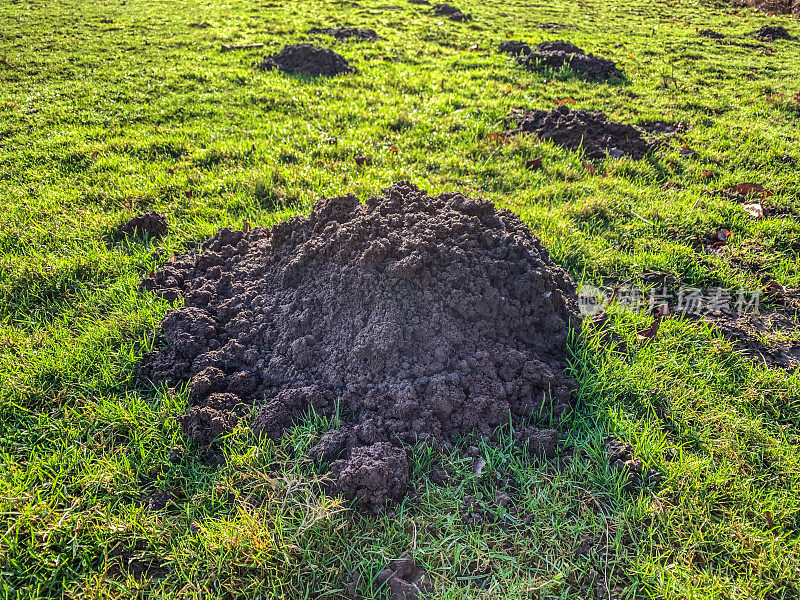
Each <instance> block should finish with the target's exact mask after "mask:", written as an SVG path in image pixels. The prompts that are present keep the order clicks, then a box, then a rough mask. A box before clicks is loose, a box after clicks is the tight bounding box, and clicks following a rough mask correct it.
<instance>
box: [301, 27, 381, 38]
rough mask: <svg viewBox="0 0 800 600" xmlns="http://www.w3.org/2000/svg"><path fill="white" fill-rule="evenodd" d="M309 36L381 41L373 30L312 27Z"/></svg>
mask: <svg viewBox="0 0 800 600" xmlns="http://www.w3.org/2000/svg"><path fill="white" fill-rule="evenodd" d="M308 33H310V34H311V35H329V36H331V37H334V38H336V39H337V40H359V41H364V42H374V41H375V40H382V39H383V38H382V37H381V36H379V35H378V34H377V33H376V31H375V30H374V29H359V28H358V27H331V28H327V29H326V28H323V27H314V28H313V29H309V30H308Z"/></svg>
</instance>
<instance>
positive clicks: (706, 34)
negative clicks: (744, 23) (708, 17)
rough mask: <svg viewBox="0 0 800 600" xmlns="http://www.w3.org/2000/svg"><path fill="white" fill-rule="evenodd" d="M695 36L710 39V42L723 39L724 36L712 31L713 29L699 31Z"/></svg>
mask: <svg viewBox="0 0 800 600" xmlns="http://www.w3.org/2000/svg"><path fill="white" fill-rule="evenodd" d="M697 35H702V36H703V37H707V38H711V39H712V40H721V39H724V38H725V36H724V35H723V34H721V33H719V32H718V31H714V30H713V29H701V30H700V31H698V32H697Z"/></svg>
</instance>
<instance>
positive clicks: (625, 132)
mask: <svg viewBox="0 0 800 600" xmlns="http://www.w3.org/2000/svg"><path fill="white" fill-rule="evenodd" d="M514 117H515V119H516V121H517V125H518V127H519V128H518V129H517V130H515V131H514V133H535V134H536V135H537V136H539V138H541V139H543V140H552V141H553V143H554V144H558V145H559V146H563V147H565V148H568V149H569V150H578V149H579V148H583V151H584V152H585V154H586V157H587V158H590V159H598V158H605V157H606V154H607V155H608V156H609V157H611V158H621V157H623V156H629V157H631V158H634V159H640V158H642V157H644V155H645V154H646V153H647V151H648V150H649V149H650V146H649V144H648V143H647V141H645V139H644V138H643V137H642V133H641V131H639V130H638V129H637V128H636V127H633V126H632V125H625V124H623V123H616V122H614V121H609V120H608V119H607V118H606V116H605V115H604V114H603V113H602V112H600V111H599V110H597V111H586V110H575V111H573V110H570V109H569V107H567V106H564V105H561V106H558V107H556V108H554V109H553V110H551V111H546V110H526V111H518V112H517V113H515V115H514Z"/></svg>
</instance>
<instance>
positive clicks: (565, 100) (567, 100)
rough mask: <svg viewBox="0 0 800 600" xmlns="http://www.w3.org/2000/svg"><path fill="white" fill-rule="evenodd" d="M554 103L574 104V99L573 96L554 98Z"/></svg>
mask: <svg viewBox="0 0 800 600" xmlns="http://www.w3.org/2000/svg"><path fill="white" fill-rule="evenodd" d="M554 100H555V103H556V104H559V105H560V104H574V103H575V100H574V99H573V98H554Z"/></svg>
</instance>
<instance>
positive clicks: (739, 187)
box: [725, 182, 772, 198]
mask: <svg viewBox="0 0 800 600" xmlns="http://www.w3.org/2000/svg"><path fill="white" fill-rule="evenodd" d="M725 189H726V190H727V191H729V192H733V193H735V194H739V195H740V196H750V195H752V194H758V195H759V196H761V197H762V198H769V197H770V196H772V190H768V189H767V188H765V187H764V186H763V185H761V184H760V183H750V182H746V183H739V184H736V185H731V186H728V187H727V188H725Z"/></svg>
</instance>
